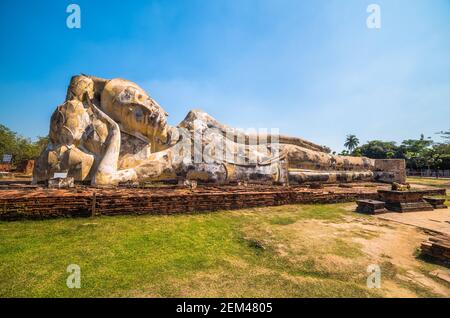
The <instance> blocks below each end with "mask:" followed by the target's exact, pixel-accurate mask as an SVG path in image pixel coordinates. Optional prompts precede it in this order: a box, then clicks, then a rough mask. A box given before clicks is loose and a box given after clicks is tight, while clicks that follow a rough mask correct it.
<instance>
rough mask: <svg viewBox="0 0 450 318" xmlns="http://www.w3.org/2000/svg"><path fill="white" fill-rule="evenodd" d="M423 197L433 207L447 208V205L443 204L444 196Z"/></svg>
mask: <svg viewBox="0 0 450 318" xmlns="http://www.w3.org/2000/svg"><path fill="white" fill-rule="evenodd" d="M423 199H424V200H425V201H426V202H428V203H429V204H431V205H432V206H433V208H434V209H447V208H448V206H446V205H445V204H444V202H445V199H444V198H433V197H423Z"/></svg>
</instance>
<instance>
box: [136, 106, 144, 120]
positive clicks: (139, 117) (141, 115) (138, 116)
mask: <svg viewBox="0 0 450 318" xmlns="http://www.w3.org/2000/svg"><path fill="white" fill-rule="evenodd" d="M134 117H136V120H137V121H138V122H141V121H143V120H144V113H143V111H142V109H140V108H136V109H135V110H134Z"/></svg>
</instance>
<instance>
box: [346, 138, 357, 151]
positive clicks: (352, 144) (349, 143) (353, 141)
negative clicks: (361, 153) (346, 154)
mask: <svg viewBox="0 0 450 318" xmlns="http://www.w3.org/2000/svg"><path fill="white" fill-rule="evenodd" d="M358 145H359V139H358V138H356V136H355V135H347V139H346V140H345V144H344V147H345V148H347V149H348V150H349V151H350V152H352V151H353V150H354V149H355V148H356V147H357V146H358Z"/></svg>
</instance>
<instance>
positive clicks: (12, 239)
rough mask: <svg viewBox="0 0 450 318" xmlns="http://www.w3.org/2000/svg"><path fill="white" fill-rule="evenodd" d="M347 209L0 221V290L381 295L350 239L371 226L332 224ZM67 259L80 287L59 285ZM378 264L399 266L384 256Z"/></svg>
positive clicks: (14, 293) (29, 293)
mask: <svg viewBox="0 0 450 318" xmlns="http://www.w3.org/2000/svg"><path fill="white" fill-rule="evenodd" d="M349 217H352V218H353V217H355V213H353V212H351V211H350V210H349V209H348V205H341V204H336V205H304V206H283V207H271V208H255V209H245V210H239V211H223V212H215V213H205V214H193V215H175V216H117V217H98V218H89V219H57V220H47V221H21V222H0V240H1V244H0V277H1V280H0V296H1V297H23V296H25V297H216V296H217V297H316V296H326V297H343V296H347V297H379V296H384V295H385V294H384V291H383V290H376V289H368V288H367V287H366V277H367V273H366V267H367V265H368V264H370V262H371V260H370V258H369V257H368V256H367V255H365V253H364V252H363V251H362V246H361V244H360V243H357V242H355V241H354V240H353V239H352V238H354V237H361V238H364V239H371V238H372V237H377V234H376V233H369V232H367V231H366V233H364V232H363V231H359V230H357V229H354V228H351V227H350V228H349V229H348V230H347V229H345V228H344V229H336V230H331V229H332V228H331V227H330V226H332V225H334V224H341V223H342V224H344V225H345V224H350V225H351V222H352V221H351V220H348V218H349ZM357 220H359V222H367V221H368V220H369V218H368V217H365V216H357ZM69 264H77V265H79V266H80V268H81V288H80V289H69V288H67V286H66V278H67V277H68V275H69V273H67V272H66V268H67V266H68V265H69ZM382 269H385V273H394V274H395V272H396V271H399V270H401V269H400V268H394V267H393V265H392V264H390V263H389V262H388V261H387V262H385V263H383V264H382ZM394 274H392V275H391V274H386V275H387V276H385V279H392V280H393V281H395V279H394V278H393V275H394ZM399 284H401V283H399ZM399 286H400V285H399ZM402 288H408V286H403V287H402ZM411 290H412V292H414V293H415V294H417V295H418V296H434V294H433V293H431V292H430V291H428V290H424V289H420V288H419V289H414V290H413V289H411Z"/></svg>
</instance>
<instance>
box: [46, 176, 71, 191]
mask: <svg viewBox="0 0 450 318" xmlns="http://www.w3.org/2000/svg"><path fill="white" fill-rule="evenodd" d="M74 186H75V182H74V179H73V177H67V178H52V179H50V180H48V187H49V188H58V189H64V188H73V187H74Z"/></svg>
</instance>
